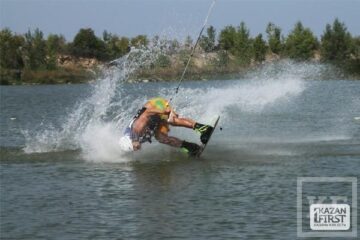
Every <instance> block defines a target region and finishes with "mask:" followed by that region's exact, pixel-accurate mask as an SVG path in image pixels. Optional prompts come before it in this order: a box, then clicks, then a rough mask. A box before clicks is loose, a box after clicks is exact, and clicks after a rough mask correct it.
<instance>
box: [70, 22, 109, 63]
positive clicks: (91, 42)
mask: <svg viewBox="0 0 360 240" xmlns="http://www.w3.org/2000/svg"><path fill="white" fill-rule="evenodd" d="M71 53H72V54H73V55H74V56H76V57H87V58H97V59H100V60H103V59H105V58H106V57H107V55H106V46H105V43H104V42H103V41H102V40H101V39H99V38H98V37H96V36H95V33H94V31H93V30H92V29H91V28H82V29H80V31H79V32H78V33H77V34H76V36H75V38H74V41H73V43H72V45H71Z"/></svg>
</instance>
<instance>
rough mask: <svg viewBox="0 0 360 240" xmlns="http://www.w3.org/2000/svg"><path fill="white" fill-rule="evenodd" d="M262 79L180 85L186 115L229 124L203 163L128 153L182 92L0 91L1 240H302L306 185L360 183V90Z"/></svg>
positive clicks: (154, 147) (146, 86) (340, 83)
mask: <svg viewBox="0 0 360 240" xmlns="http://www.w3.org/2000/svg"><path fill="white" fill-rule="evenodd" d="M300 67H301V68H305V69H306V70H308V67H307V66H300ZM298 68H299V66H293V69H298ZM290 70H291V69H290ZM290 72H291V71H290ZM264 76H265V74H259V75H258V77H249V78H248V79H245V80H227V81H224V80H222V81H207V82H204V81H199V82H185V83H184V84H183V85H182V88H181V89H180V92H179V94H178V95H177V96H176V98H175V99H174V102H173V105H174V107H175V108H176V110H177V112H178V113H180V115H184V116H188V117H191V118H194V119H196V120H199V121H200V122H207V121H210V119H211V118H212V117H213V116H214V115H215V114H220V115H221V121H220V123H219V125H220V126H221V127H222V131H220V130H219V129H218V130H217V131H216V132H215V133H214V135H213V138H212V141H211V142H210V143H209V145H208V148H207V149H206V151H205V152H204V154H203V156H202V157H201V159H191V158H188V157H187V156H186V155H185V154H184V153H182V152H180V151H178V150H177V149H173V148H170V147H167V146H164V145H160V144H157V143H153V144H147V145H146V146H144V148H143V150H142V151H141V152H137V153H134V154H130V155H126V154H124V153H122V152H121V150H120V149H119V147H118V145H117V140H118V138H119V137H120V135H121V132H122V129H123V128H124V126H125V125H126V124H127V123H128V121H129V120H130V119H131V117H132V116H133V115H134V114H135V112H136V110H137V109H138V108H139V107H141V105H142V104H143V103H144V102H145V101H146V99H147V98H149V97H152V96H158V95H161V96H165V97H168V98H169V97H170V96H172V93H173V87H174V84H171V83H141V84H125V83H122V82H121V80H119V79H117V78H121V77H118V76H117V77H114V76H112V77H106V78H105V79H102V80H99V81H98V82H96V83H93V84H84V85H58V86H1V87H0V90H1V116H0V127H1V132H0V137H1V138H0V140H1V149H0V151H1V152H0V153H1V168H0V171H1V211H0V215H1V219H0V226H1V232H0V234H1V238H3V239H165V238H170V239H231V238H234V239H294V238H296V221H297V219H296V184H297V177H306V176H311V177H318V176H327V177H339V176H343V177H349V176H351V177H358V176H359V172H360V171H359V170H360V164H359V163H360V147H359V146H360V122H359V121H358V120H356V117H359V116H360V81H350V80H328V81H319V80H316V78H315V79H312V80H305V79H304V78H303V77H302V75H301V74H299V73H298V72H296V74H288V73H287V74H283V73H281V74H280V75H277V77H264ZM171 134H172V135H174V136H179V137H180V138H184V139H188V140H192V141H198V136H197V135H196V134H195V133H193V132H192V131H191V130H188V129H179V128H173V129H172V130H171Z"/></svg>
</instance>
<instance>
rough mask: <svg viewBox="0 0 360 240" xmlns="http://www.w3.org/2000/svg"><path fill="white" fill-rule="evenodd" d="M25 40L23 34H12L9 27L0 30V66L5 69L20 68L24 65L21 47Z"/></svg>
mask: <svg viewBox="0 0 360 240" xmlns="http://www.w3.org/2000/svg"><path fill="white" fill-rule="evenodd" d="M24 43H25V40H24V37H23V36H20V35H13V34H12V32H11V31H10V29H8V28H5V29H3V30H1V31H0V67H1V68H7V69H21V68H23V66H24V62H23V59H22V48H23V46H24Z"/></svg>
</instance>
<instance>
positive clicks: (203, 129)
mask: <svg viewBox="0 0 360 240" xmlns="http://www.w3.org/2000/svg"><path fill="white" fill-rule="evenodd" d="M194 130H195V131H197V132H198V133H200V140H201V142H202V143H203V144H206V143H207V142H208V141H209V139H210V136H211V133H212V132H213V130H214V128H213V127H212V126H210V125H204V124H201V123H195V126H194Z"/></svg>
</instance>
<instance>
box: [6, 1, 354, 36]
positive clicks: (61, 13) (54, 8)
mask: <svg viewBox="0 0 360 240" xmlns="http://www.w3.org/2000/svg"><path fill="white" fill-rule="evenodd" d="M211 2H212V0H0V26H1V28H4V27H9V28H10V29H11V30H12V31H14V32H17V33H24V32H26V31H27V30H28V29H32V30H33V29H35V28H37V27H38V28H39V29H40V30H42V31H43V32H44V33H45V34H46V35H47V34H49V33H59V34H63V35H64V36H65V37H66V39H68V40H72V38H73V37H74V36H75V34H76V33H77V32H78V30H79V29H80V28H85V27H91V28H92V29H94V30H95V32H96V34H97V35H99V36H101V34H102V32H103V31H104V30H108V31H109V32H112V33H116V34H118V35H120V36H129V37H133V36H135V35H137V34H147V35H150V36H153V35H157V34H158V35H165V36H166V37H170V38H175V37H176V38H180V39H183V38H185V36H186V35H191V36H195V35H196V34H197V33H198V31H199V29H200V27H201V25H202V23H203V20H204V17H205V15H206V13H207V11H208V8H209V6H210V4H211ZM359 12H360V0H217V2H216V5H215V7H214V9H213V13H212V15H211V17H210V19H209V24H211V25H213V26H215V28H217V29H221V28H222V27H224V26H225V25H229V24H232V25H238V24H239V23H240V22H241V21H245V23H246V24H247V26H248V27H249V28H250V30H251V35H253V36H254V35H256V34H258V33H264V31H265V27H266V25H267V23H268V22H269V21H272V22H274V23H275V24H277V25H278V26H280V27H281V28H282V29H283V32H284V33H285V34H287V33H288V32H289V31H290V30H291V29H292V27H293V26H294V24H295V22H296V21H298V20H301V21H302V22H303V24H304V25H305V26H306V27H310V28H311V29H312V30H313V31H314V33H315V34H316V35H317V36H320V35H321V34H322V32H323V30H324V28H325V25H326V23H331V22H332V21H333V20H334V19H335V17H338V18H339V19H340V20H341V21H343V22H345V24H346V26H347V27H348V29H349V31H350V32H351V33H352V34H353V35H360V14H359Z"/></svg>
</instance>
